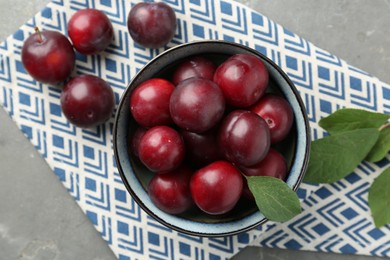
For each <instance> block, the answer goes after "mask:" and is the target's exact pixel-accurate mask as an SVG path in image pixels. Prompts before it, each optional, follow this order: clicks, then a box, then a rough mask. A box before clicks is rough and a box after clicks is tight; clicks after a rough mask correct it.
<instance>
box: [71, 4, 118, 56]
mask: <svg viewBox="0 0 390 260" xmlns="http://www.w3.org/2000/svg"><path fill="white" fill-rule="evenodd" d="M68 35H69V37H70V39H71V41H72V43H73V47H74V48H75V49H76V50H77V51H78V52H80V53H82V54H85V55H90V54H96V53H99V52H101V51H103V50H105V49H106V48H107V47H108V45H109V44H110V43H111V41H112V40H113V38H114V29H113V27H112V24H111V21H110V20H109V19H108V17H107V16H106V15H105V14H104V13H103V12H102V11H100V10H97V9H82V10H79V11H77V12H76V13H75V14H74V15H72V17H71V18H70V20H69V22H68Z"/></svg>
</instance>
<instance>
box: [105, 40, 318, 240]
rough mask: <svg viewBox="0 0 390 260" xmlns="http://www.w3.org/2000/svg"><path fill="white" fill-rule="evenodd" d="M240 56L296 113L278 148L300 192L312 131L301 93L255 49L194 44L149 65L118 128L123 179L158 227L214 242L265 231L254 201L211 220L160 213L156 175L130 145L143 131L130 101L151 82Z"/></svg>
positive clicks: (123, 107)
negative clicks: (188, 62)
mask: <svg viewBox="0 0 390 260" xmlns="http://www.w3.org/2000/svg"><path fill="white" fill-rule="evenodd" d="M238 53H248V54H253V55H256V56H257V57H259V58H260V59H261V60H262V61H263V62H264V64H265V65H266V67H267V69H268V71H269V75H270V80H269V86H268V91H271V92H277V93H279V94H281V95H283V96H284V97H285V98H286V99H287V101H288V102H289V103H290V105H291V107H292V108H293V111H294V116H295V121H294V124H293V129H292V131H291V133H290V135H289V136H288V137H287V138H286V139H285V140H284V141H283V142H282V143H280V144H279V145H278V147H277V148H278V150H279V151H281V152H282V154H283V155H284V156H285V158H286V159H287V162H288V167H289V174H288V178H287V180H286V182H287V184H288V185H289V186H290V187H291V188H292V189H293V190H294V191H296V190H297V189H298V186H299V185H300V183H301V180H302V178H303V176H304V173H305V170H306V168H307V162H308V159H309V151H310V130H309V123H308V119H307V114H306V110H305V107H304V105H303V102H302V100H301V98H300V96H299V93H298V91H297V89H296V88H295V87H294V85H293V83H292V82H291V80H290V79H289V78H288V76H287V75H286V74H285V73H284V72H283V71H282V70H281V69H280V68H279V67H278V66H277V65H276V64H275V63H274V62H272V61H271V60H270V59H268V58H267V57H265V56H264V55H262V54H261V53H259V52H257V51H255V50H253V49H251V48H248V47H246V46H243V45H240V44H235V43H231V42H225V41H200V42H192V43H187V44H182V45H179V46H176V47H173V48H171V49H168V50H166V51H165V52H163V53H161V54H160V55H158V56H157V57H155V58H154V59H152V60H151V61H150V62H149V63H148V64H147V65H145V66H144V67H143V68H142V69H141V70H140V71H139V72H138V73H137V75H136V76H135V77H134V78H133V79H132V81H131V83H130V84H129V86H128V87H127V89H126V90H125V91H124V93H123V95H122V97H121V101H120V103H119V107H118V110H117V112H116V117H115V122H114V130H113V147H114V154H115V158H116V163H117V167H118V170H119V173H120V176H121V178H122V180H123V182H124V185H125V186H126V188H127V190H128V192H129V193H130V194H131V196H132V197H133V198H134V200H135V201H136V202H137V203H138V204H139V206H140V207H141V208H142V209H143V210H144V211H146V212H147V213H148V214H149V215H150V216H152V217H153V218H155V219H156V220H157V221H158V222H160V223H162V224H163V225H165V226H167V227H169V228H172V229H174V230H177V231H179V232H183V233H186V234H190V235H196V236H209V237H211V236H226V235H233V234H238V233H241V232H244V231H247V230H250V229H252V228H254V227H256V226H258V225H261V224H263V223H265V222H266V221H267V219H266V218H265V217H264V216H263V215H262V214H261V212H259V210H258V209H257V208H256V206H255V204H254V203H251V202H248V201H240V202H239V203H237V206H236V207H235V208H234V209H233V210H232V211H230V212H229V213H227V214H224V215H220V216H210V215H207V214H205V213H202V212H201V211H200V210H196V209H194V210H191V211H189V212H186V213H184V214H180V215H170V214H167V213H165V212H163V211H161V210H160V209H158V208H157V207H156V206H155V205H154V204H153V203H152V201H151V200H150V198H149V196H148V192H147V185H148V182H149V180H150V179H151V177H152V176H153V174H154V173H152V172H150V171H148V170H147V169H146V168H145V167H144V166H143V165H142V164H141V163H140V162H139V160H138V159H137V158H134V156H133V155H132V154H131V153H130V152H129V139H130V136H131V135H132V133H133V132H134V130H135V129H136V127H137V125H136V123H135V121H134V120H133V118H132V116H131V112H130V104H129V99H130V95H131V93H132V91H133V90H134V89H135V88H136V87H137V86H138V85H139V84H140V83H142V82H144V81H145V80H147V79H150V78H153V77H163V78H169V77H170V75H171V74H172V71H173V69H174V68H175V67H176V66H177V65H178V64H179V63H180V62H182V61H184V60H185V59H187V58H188V57H190V56H196V55H205V56H206V57H208V58H209V59H211V60H213V61H214V62H215V63H216V64H218V63H221V62H222V61H224V60H226V59H227V58H228V57H230V56H232V55H234V54H238Z"/></svg>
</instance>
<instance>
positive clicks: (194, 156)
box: [180, 130, 223, 168]
mask: <svg viewBox="0 0 390 260" xmlns="http://www.w3.org/2000/svg"><path fill="white" fill-rule="evenodd" d="M180 134H181V136H182V137H183V140H184V144H185V147H186V158H187V161H188V163H189V164H191V165H192V166H193V167H195V168H200V167H203V166H205V165H207V164H209V163H212V162H214V161H217V160H220V159H222V158H223V157H222V153H221V151H220V149H219V147H218V143H217V134H216V131H208V132H206V133H203V134H197V133H194V132H189V131H185V130H181V131H180Z"/></svg>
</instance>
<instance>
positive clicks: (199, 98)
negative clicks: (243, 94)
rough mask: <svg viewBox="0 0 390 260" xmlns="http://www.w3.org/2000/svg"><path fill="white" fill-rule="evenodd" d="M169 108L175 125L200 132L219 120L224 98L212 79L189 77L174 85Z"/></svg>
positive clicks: (223, 109)
mask: <svg viewBox="0 0 390 260" xmlns="http://www.w3.org/2000/svg"><path fill="white" fill-rule="evenodd" d="M169 109H170V113H171V117H172V120H173V122H174V123H175V124H176V125H177V126H179V127H180V128H182V129H185V130H187V131H191V132H195V133H202V132H205V131H207V130H209V129H211V128H213V127H214V126H215V125H216V124H217V123H218V122H219V121H220V119H221V118H222V116H223V114H224V111H225V100H224V97H223V94H222V91H221V90H220V88H219V87H218V86H217V85H216V84H215V83H214V82H213V81H211V80H208V79H203V78H190V79H187V80H184V81H182V82H180V84H179V85H177V86H176V88H175V90H174V91H173V93H172V96H171V99H170V105H169Z"/></svg>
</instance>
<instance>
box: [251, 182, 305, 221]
mask: <svg viewBox="0 0 390 260" xmlns="http://www.w3.org/2000/svg"><path fill="white" fill-rule="evenodd" d="M246 178H247V180H248V186H249V190H250V191H251V192H252V194H253V196H254V197H255V200H256V204H257V207H258V208H259V210H260V212H261V213H262V214H263V215H264V216H265V217H266V218H267V219H269V220H271V221H278V222H284V221H287V220H290V219H291V218H293V217H294V216H296V215H298V214H299V213H301V205H300V202H299V199H298V195H297V194H296V193H295V192H294V191H293V190H292V189H291V188H290V187H289V186H288V185H287V184H286V183H285V182H284V181H282V180H280V179H277V178H274V177H269V176H247V177H246Z"/></svg>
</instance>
